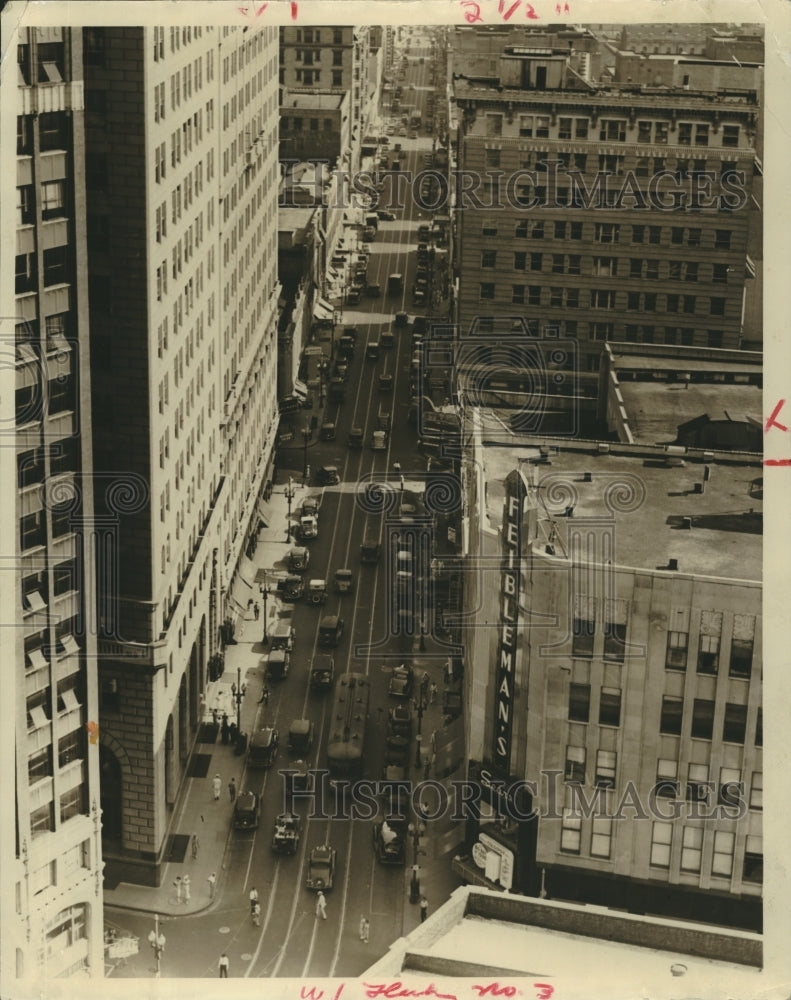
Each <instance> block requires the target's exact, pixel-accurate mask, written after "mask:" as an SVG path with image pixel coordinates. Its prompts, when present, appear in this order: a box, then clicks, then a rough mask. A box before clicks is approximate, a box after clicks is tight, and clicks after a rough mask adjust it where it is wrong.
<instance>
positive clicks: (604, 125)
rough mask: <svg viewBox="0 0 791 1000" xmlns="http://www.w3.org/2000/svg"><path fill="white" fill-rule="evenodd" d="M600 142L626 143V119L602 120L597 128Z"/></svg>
mask: <svg viewBox="0 0 791 1000" xmlns="http://www.w3.org/2000/svg"><path fill="white" fill-rule="evenodd" d="M599 140H600V141H601V142H626V119H625V118H611V119H607V118H603V119H602V120H601V123H600V128H599Z"/></svg>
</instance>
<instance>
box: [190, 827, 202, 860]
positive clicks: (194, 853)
mask: <svg viewBox="0 0 791 1000" xmlns="http://www.w3.org/2000/svg"><path fill="white" fill-rule="evenodd" d="M191 843H192V860H193V861H197V860H198V851H199V850H200V841H199V840H198V835H197V833H193V835H192V841H191Z"/></svg>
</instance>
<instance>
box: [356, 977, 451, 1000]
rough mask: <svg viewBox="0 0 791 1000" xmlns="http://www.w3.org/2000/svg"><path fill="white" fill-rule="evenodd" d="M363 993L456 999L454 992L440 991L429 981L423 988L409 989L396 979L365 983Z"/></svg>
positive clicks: (370, 995)
mask: <svg viewBox="0 0 791 1000" xmlns="http://www.w3.org/2000/svg"><path fill="white" fill-rule="evenodd" d="M364 986H365V995H366V996H367V997H371V998H373V997H388V998H390V1000H392V998H394V997H436V998H437V1000H458V998H457V996H456V994H455V993H440V992H438V990H437V989H436V987H435V986H434V984H433V983H429V984H428V986H427V987H426V988H425V989H424V990H410V989H408V988H405V987H404V984H403V983H401V982H399V981H398V980H396V981H395V982H394V983H365V984H364Z"/></svg>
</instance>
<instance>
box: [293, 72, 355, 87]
mask: <svg viewBox="0 0 791 1000" xmlns="http://www.w3.org/2000/svg"><path fill="white" fill-rule="evenodd" d="M280 76H281V83H282V82H284V80H285V72H284V71H281V74H280ZM294 76H295V77H296V81H297V83H300V84H302V86H303V87H315V86H316V85H317V84H320V83H321V82H322V79H321V70H320V69H297V70H295V72H294ZM325 82H326V73H325ZM329 82H330V86H331V87H342V86H343V70H342V69H333V70H331V71H330V81H329Z"/></svg>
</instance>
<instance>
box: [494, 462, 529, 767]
mask: <svg viewBox="0 0 791 1000" xmlns="http://www.w3.org/2000/svg"><path fill="white" fill-rule="evenodd" d="M526 497H527V483H526V482H525V479H524V477H523V476H522V473H521V472H519V471H518V470H514V472H512V473H511V474H510V475H509V476H508V478H507V479H506V481H505V507H504V508H503V533H502V537H503V563H502V570H501V572H500V637H499V640H498V643H497V664H496V669H495V698H494V729H493V731H492V732H493V735H492V755H493V760H492V763H493V766H494V767H495V768H496V769H497V770H498V771H499V772H501V773H502V774H506V775H507V774H510V770H511V731H512V729H513V696H514V674H515V670H516V646H517V633H518V625H519V567H520V564H521V555H522V517H523V514H524V508H525V498H526Z"/></svg>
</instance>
